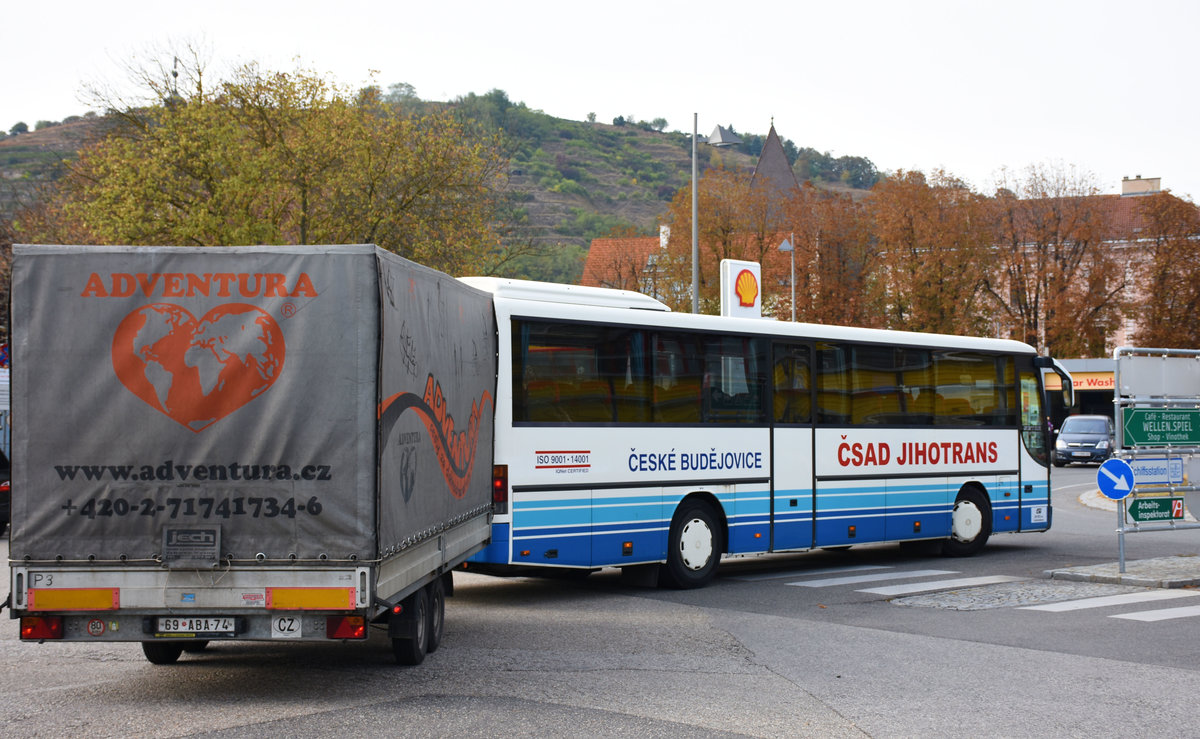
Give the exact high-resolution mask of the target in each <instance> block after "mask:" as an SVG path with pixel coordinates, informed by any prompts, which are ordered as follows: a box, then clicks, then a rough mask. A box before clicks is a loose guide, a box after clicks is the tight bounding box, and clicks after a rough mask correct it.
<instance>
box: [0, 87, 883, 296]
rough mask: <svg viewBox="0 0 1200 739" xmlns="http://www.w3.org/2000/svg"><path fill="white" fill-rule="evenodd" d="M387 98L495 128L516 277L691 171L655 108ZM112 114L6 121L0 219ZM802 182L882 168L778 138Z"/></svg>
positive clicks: (639, 228) (722, 161) (830, 184)
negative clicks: (580, 109) (571, 112)
mask: <svg viewBox="0 0 1200 739" xmlns="http://www.w3.org/2000/svg"><path fill="white" fill-rule="evenodd" d="M375 92H376V93H377V94H378V95H379V96H380V97H381V98H382V100H383V101H384V102H385V103H387V104H388V105H392V106H395V107H396V108H397V109H401V110H405V111H409V112H410V113H413V114H417V113H425V112H429V111H449V112H451V113H452V114H454V115H455V116H458V117H460V118H461V119H463V120H466V121H469V122H470V123H471V124H472V125H474V126H477V127H478V128H480V129H482V130H484V131H489V132H493V133H498V134H500V136H501V140H502V141H503V148H504V154H505V156H506V157H507V184H506V188H505V191H504V193H503V194H504V197H505V205H504V207H503V208H502V209H501V213H502V217H501V221H500V224H499V228H500V231H501V234H502V236H503V239H504V240H505V241H506V242H507V243H509V244H511V245H514V246H516V247H518V248H517V249H515V253H518V254H520V256H517V257H515V258H514V259H512V260H511V261H509V262H508V263H506V264H505V265H504V266H503V270H502V271H503V272H504V273H507V274H512V275H513V276H527V277H534V278H537V279H548V280H558V281H574V280H575V279H577V278H578V275H579V272H580V271H581V269H582V263H583V259H584V258H585V256H586V249H587V247H588V245H589V244H590V243H591V241H592V239H594V238H598V237H604V236H609V235H613V234H621V235H634V234H636V235H651V234H653V233H655V232H656V229H657V226H658V224H659V222H660V220H661V218H662V217H663V215H664V214H665V213H666V212H667V210H668V207H669V205H670V202H671V199H672V198H673V197H674V196H675V194H676V193H677V192H678V191H679V190H680V189H681V188H685V187H687V186H688V184H689V182H690V177H691V141H690V134H685V133H682V132H679V131H667V130H666V128H667V122H666V121H665V120H663V119H661V118H660V119H655V120H653V121H649V122H647V121H642V120H634V117H633V116H629V117H628V118H626V117H624V116H622V117H618V118H617V119H615V120H613V121H612V122H611V123H602V122H599V121H596V120H595V116H594V115H593V116H589V119H591V120H587V121H571V120H566V119H561V118H555V117H552V116H549V115H546V114H545V113H543V112H541V111H540V110H537V109H534V108H531V107H529V106H528V105H526V104H525V103H522V102H513V101H511V100H510V99H509V98H508V96H507V94H506V93H504V92H503V91H502V90H492V91H491V92H488V93H486V94H483V95H476V94H469V95H466V96H463V97H460V98H458V99H456V100H454V101H451V102H448V103H442V102H434V101H423V100H420V99H419V98H418V97H416V95H415V93H414V91H413V90H412V88H411V87H410V86H408V85H403V84H401V85H393V86H391V87H390V88H388V90H387V91H381V90H376V91H375ZM112 124H113V121H112V119H111V118H110V117H106V116H97V115H94V114H88V115H87V116H79V117H72V118H70V119H67V120H65V121H62V122H54V121H39V122H38V123H37V124H36V125H35V126H34V127H32V128H30V127H28V126H26V125H24V124H21V123H18V124H14V125H13V126H12V128H10V129H9V131H8V133H6V134H0V219H11V218H12V217H13V216H14V214H15V213H16V211H17V209H18V208H19V207H21V206H28V205H31V204H34V203H36V202H37V201H38V198H39V188H41V187H42V186H44V185H46V184H48V183H50V182H52V181H53V180H54V179H55V178H56V177H58V176H59V175H60V174H61V173H62V171H63V167H64V166H65V165H66V163H68V162H71V161H72V160H73V159H74V158H75V156H76V152H78V151H79V149H80V148H81V147H82V146H84V145H85V144H86V143H87V142H89V141H92V140H95V139H96V138H97V137H100V136H102V135H104V134H105V133H106V132H107V131H108V130H109V129H110V128H111V127H112ZM737 134H738V135H739V136H740V137H741V138H742V139H743V143H742V144H741V145H740V146H737V147H731V148H722V149H716V148H712V147H708V146H703V145H702V146H700V147H699V148H698V152H697V158H698V160H699V166H700V167H701V168H702V169H704V168H708V167H717V168H725V169H729V170H733V171H741V172H750V171H752V170H753V168H754V165H755V163H756V162H757V157H758V154H759V153H760V152H761V151H762V146H763V142H764V141H765V139H766V136H765V135H764V134H748V133H743V132H737ZM783 145H784V151H785V153H786V154H787V156H788V159H789V162H790V163H792V165H793V169H794V171H795V172H796V174H797V179H798V180H799V181H801V182H804V181H806V180H807V181H811V182H813V183H814V184H816V185H817V186H818V187H821V188H828V189H842V190H845V189H855V188H857V189H868V188H870V187H871V186H872V185H873V184H874V182H875V181H876V179H877V177H878V173H877V172H876V170H875V167H874V165H873V164H872V163H871V162H870V161H869V160H868V159H865V158H863V157H840V158H839V157H834V156H832V155H831V154H829V153H822V152H819V151H817V150H815V149H812V148H801V147H798V146H796V145H795V144H794V143H793V142H792V141H790V140H788V139H783Z"/></svg>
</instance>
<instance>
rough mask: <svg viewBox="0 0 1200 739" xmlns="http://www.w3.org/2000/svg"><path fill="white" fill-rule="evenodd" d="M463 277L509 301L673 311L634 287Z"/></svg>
mask: <svg viewBox="0 0 1200 739" xmlns="http://www.w3.org/2000/svg"><path fill="white" fill-rule="evenodd" d="M459 280H461V281H462V282H465V283H467V284H468V285H470V286H471V287H474V288H475V289H477V290H483V291H484V292H489V293H492V295H494V296H496V297H497V298H504V299H508V300H538V301H541V302H544V303H570V304H573V305H593V306H605V307H609V308H637V309H640V310H657V311H669V310H671V309H670V308H668V307H667V306H666V304H664V303H661V302H659V301H657V300H655V299H654V298H652V297H650V296H649V295H643V294H641V293H635V292H633V291H632V290H613V289H611V288H606V287H586V286H584V285H562V284H559V283H556V282H535V281H533V280H510V279H503V278H499V277H460V278H459Z"/></svg>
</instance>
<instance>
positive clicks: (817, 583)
mask: <svg viewBox="0 0 1200 739" xmlns="http://www.w3.org/2000/svg"><path fill="white" fill-rule="evenodd" d="M957 574H958V570H908V571H902V572H881V573H876V574H874V575H853V576H850V577H828V578H825V579H822V580H805V581H802V582H790V583H788V585H794V586H796V587H798V588H828V587H831V586H833V585H854V584H856V583H860V582H877V581H879V580H904V579H906V578H910V577H930V576H932V575H957Z"/></svg>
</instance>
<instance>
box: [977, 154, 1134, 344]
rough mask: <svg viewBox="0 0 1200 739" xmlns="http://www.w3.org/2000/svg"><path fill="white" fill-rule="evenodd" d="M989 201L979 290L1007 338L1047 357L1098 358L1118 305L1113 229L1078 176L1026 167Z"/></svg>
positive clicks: (1120, 289)
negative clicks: (988, 235)
mask: <svg viewBox="0 0 1200 739" xmlns="http://www.w3.org/2000/svg"><path fill="white" fill-rule="evenodd" d="M1009 184H1011V187H1008V188H1002V189H1001V190H1000V192H999V193H997V196H996V198H995V199H994V200H993V201H992V214H993V215H992V219H991V223H992V228H993V247H992V249H991V253H992V254H993V255H994V265H993V267H992V268H991V269H990V271H989V274H988V275H987V276H986V277H985V280H984V288H985V290H987V292H988V294H989V296H990V297H991V298H992V300H993V302H994V305H995V306H996V308H997V310H998V311H999V313H1000V315H1001V316H1002V320H1003V323H1004V325H1005V326H1006V327H1007V333H1009V335H1011V336H1012V338H1015V339H1018V340H1021V341H1024V342H1026V343H1028V344H1031V345H1033V346H1035V347H1037V348H1038V349H1039V350H1040V351H1042V352H1048V353H1051V354H1054V355H1055V356H1062V357H1079V356H1101V355H1103V354H1104V352H1105V338H1106V336H1107V335H1108V334H1109V333H1110V332H1111V330H1112V328H1113V327H1114V326H1115V324H1116V321H1117V320H1118V319H1119V318H1120V316H1121V314H1122V310H1123V301H1124V298H1123V293H1124V290H1125V286H1126V285H1125V274H1124V270H1123V268H1122V267H1121V265H1120V263H1119V261H1118V259H1117V257H1116V256H1115V254H1114V250H1113V249H1111V248H1110V246H1109V245H1108V244H1106V243H1105V242H1106V241H1111V240H1113V239H1114V237H1118V238H1119V236H1120V235H1119V234H1115V233H1114V231H1113V228H1114V225H1113V224H1112V223H1111V221H1110V219H1109V215H1108V212H1107V211H1106V210H1104V209H1103V208H1099V207H1097V206H1096V203H1095V198H1094V196H1095V195H1096V194H1097V190H1096V188H1095V186H1094V185H1092V184H1091V183H1090V182H1089V181H1088V179H1087V178H1086V177H1083V176H1080V175H1078V174H1076V173H1074V172H1073V171H1070V170H1068V169H1065V168H1062V167H1050V166H1032V167H1030V168H1028V169H1027V170H1026V173H1025V175H1024V177H1023V178H1021V179H1020V180H1018V181H1016V182H1013V183H1009Z"/></svg>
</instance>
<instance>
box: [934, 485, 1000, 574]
mask: <svg viewBox="0 0 1200 739" xmlns="http://www.w3.org/2000/svg"><path fill="white" fill-rule="evenodd" d="M991 535H992V506H991V505H990V504H989V503H988V499H987V496H986V495H984V493H983V491H982V490H980V489H979V488H976V487H964V488H963V489H962V490H960V491H959V492H958V498H957V499H956V500H955V501H954V512H953V513H952V514H951V515H950V538H949V539H948V540H947V541H946V543H945V544H944V545H943V546H942V552H943V553H944V554H946V555H947V556H950V557H969V556H971V555H972V554H976V553H978V552H979V551H980V550H981V549H983V547H984V545H985V544H987V540H988V537H990V536H991Z"/></svg>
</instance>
